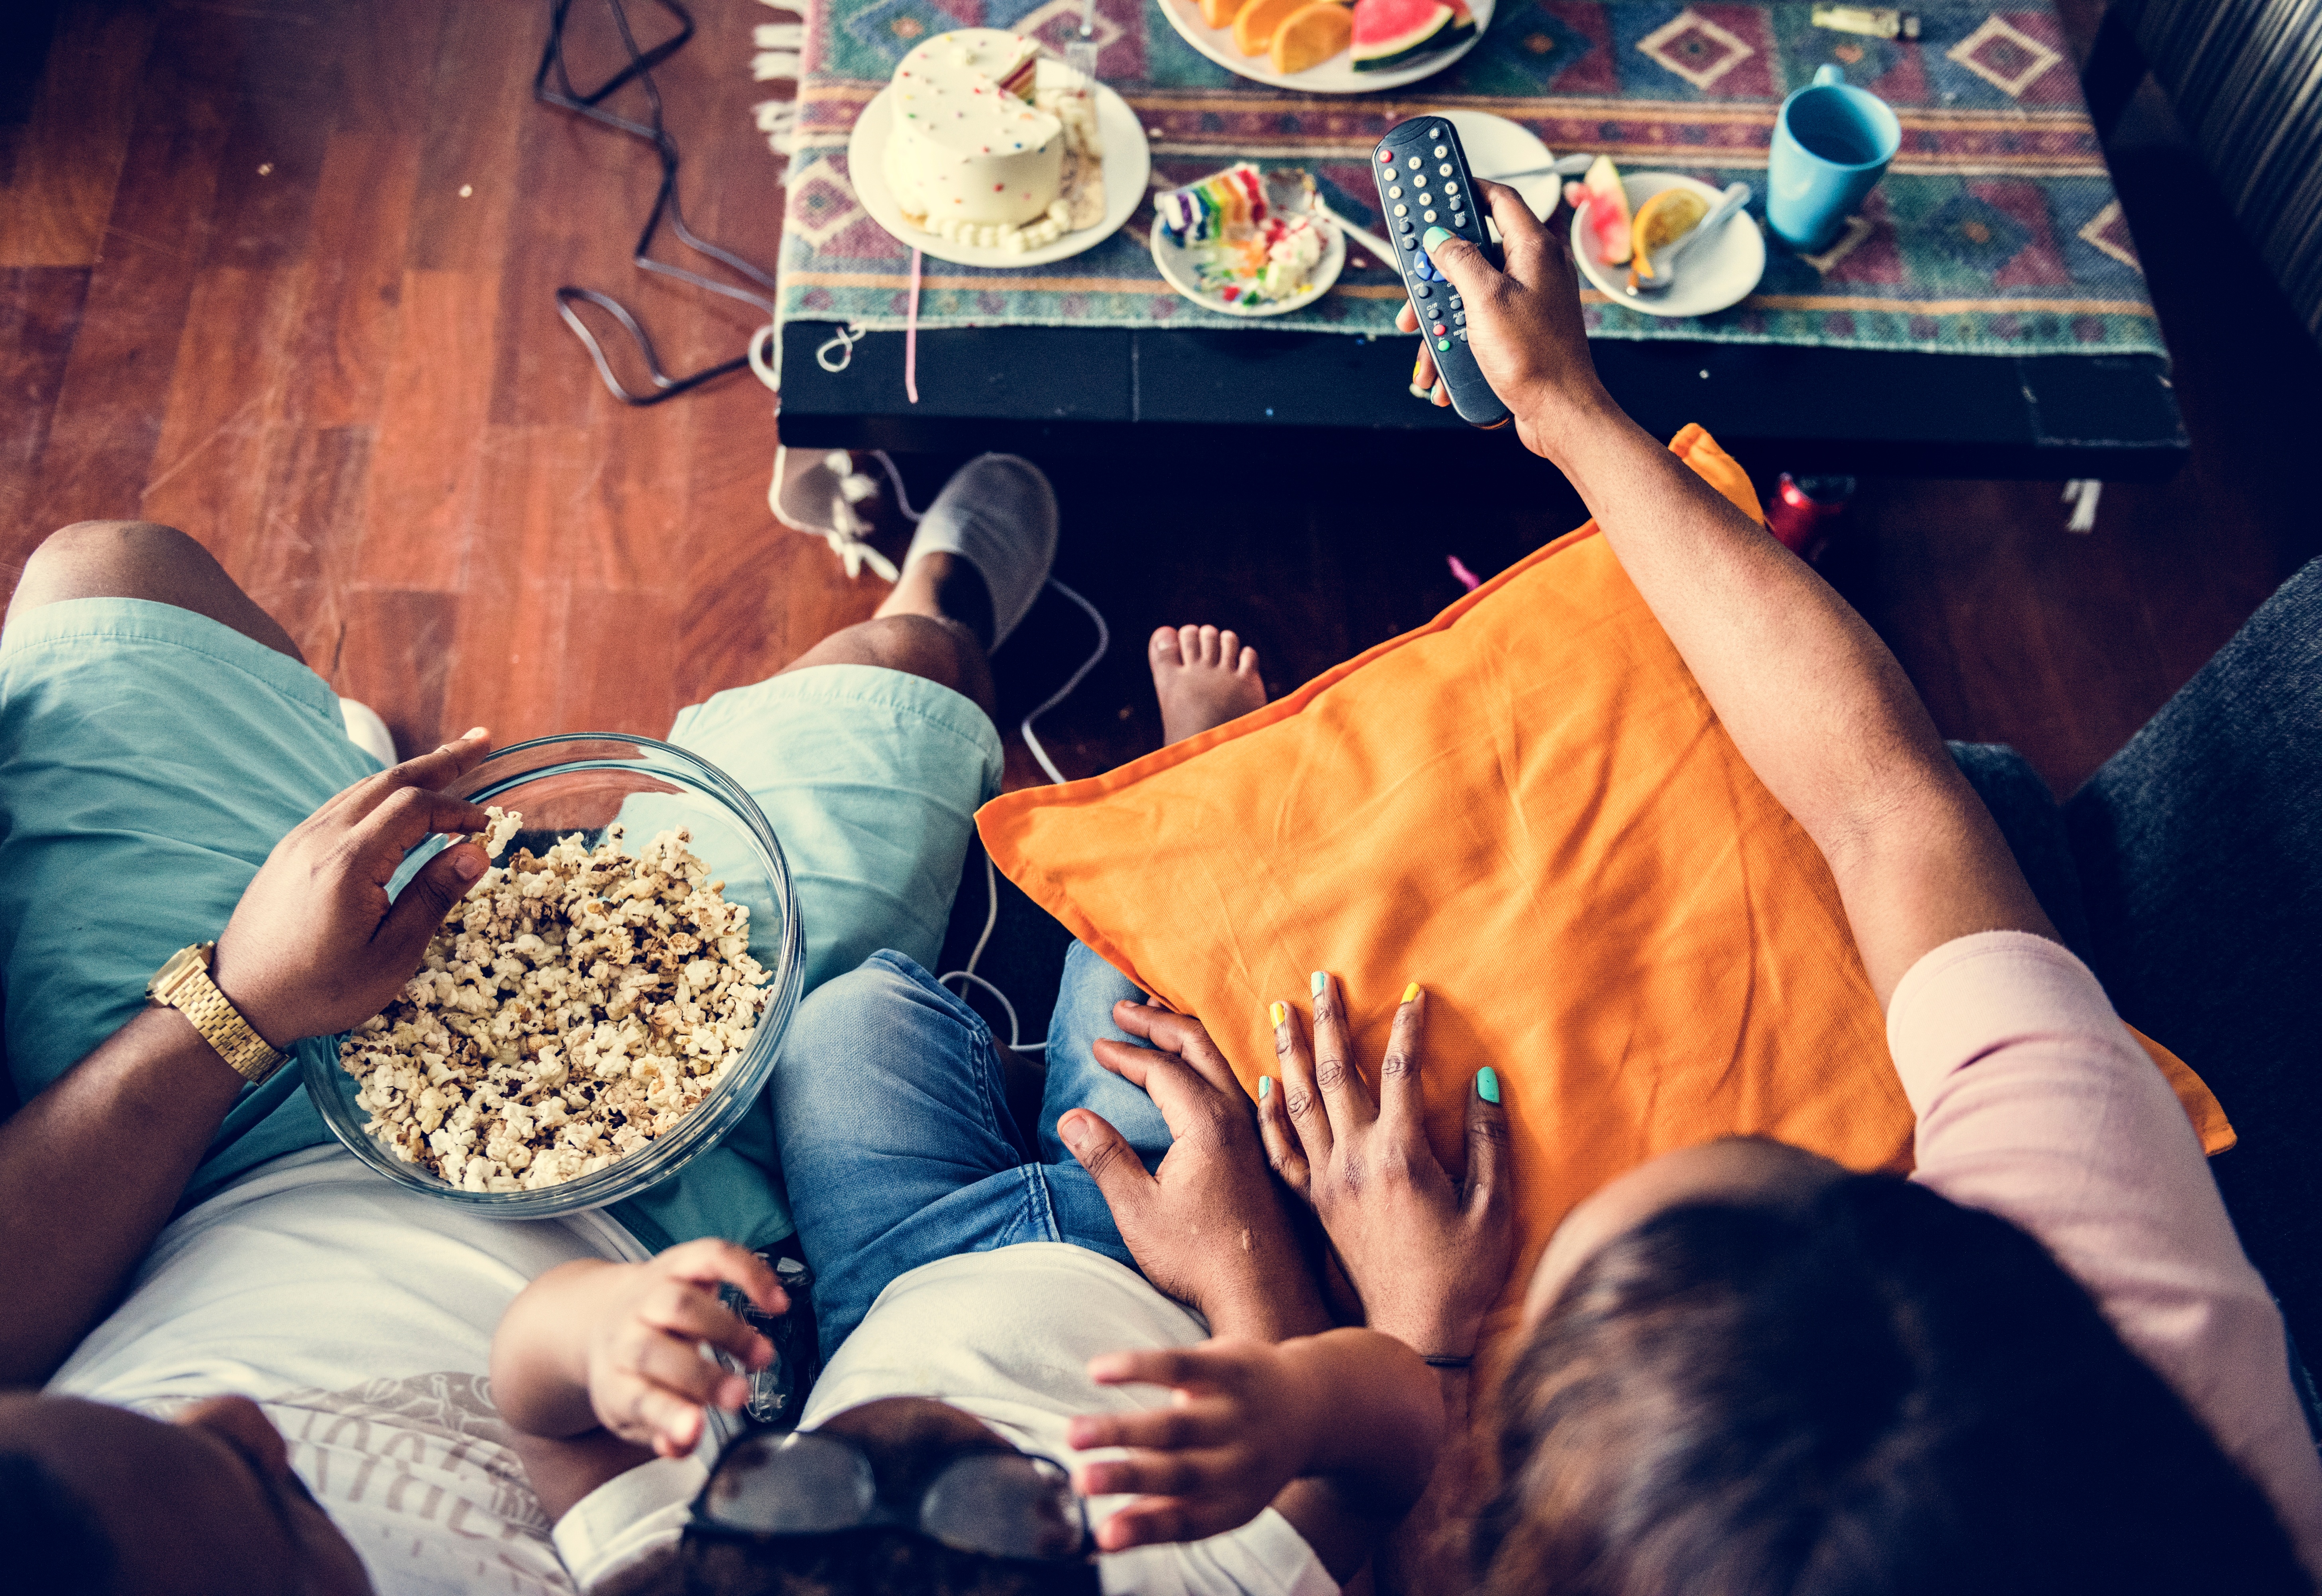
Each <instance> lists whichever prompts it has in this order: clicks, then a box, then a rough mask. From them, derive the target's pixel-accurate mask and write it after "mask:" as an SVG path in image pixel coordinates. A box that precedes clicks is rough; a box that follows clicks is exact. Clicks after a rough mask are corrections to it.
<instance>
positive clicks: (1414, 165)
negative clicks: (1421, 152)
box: [1411, 155, 1421, 171]
mask: <svg viewBox="0 0 2322 1596" xmlns="http://www.w3.org/2000/svg"><path fill="white" fill-rule="evenodd" d="M1420 166H1421V161H1420V159H1419V157H1418V156H1416V155H1414V156H1412V158H1411V170H1413V171H1417V170H1419V168H1420Z"/></svg>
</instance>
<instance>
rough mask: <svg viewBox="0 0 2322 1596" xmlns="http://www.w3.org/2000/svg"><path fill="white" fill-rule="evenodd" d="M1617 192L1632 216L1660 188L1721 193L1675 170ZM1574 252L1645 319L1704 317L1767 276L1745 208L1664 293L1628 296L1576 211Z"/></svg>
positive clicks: (1637, 177) (1687, 259)
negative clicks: (1625, 198)
mask: <svg viewBox="0 0 2322 1596" xmlns="http://www.w3.org/2000/svg"><path fill="white" fill-rule="evenodd" d="M1459 136H1460V138H1461V139H1462V140H1463V141H1464V140H1465V139H1466V138H1467V133H1466V132H1465V130H1462V132H1461V133H1460V135H1459ZM1621 188H1622V190H1623V192H1624V193H1626V194H1627V195H1628V197H1629V214H1630V215H1631V216H1634V215H1635V214H1636V211H1637V207H1638V206H1641V205H1642V204H1644V203H1645V201H1646V200H1648V199H1650V198H1651V197H1653V196H1654V195H1656V194H1659V192H1660V191H1661V190H1662V189H1664V188H1690V189H1692V190H1693V191H1694V192H1695V193H1696V194H1698V195H1700V196H1701V197H1702V198H1704V199H1705V200H1707V201H1708V202H1709V203H1710V204H1711V205H1715V204H1716V203H1717V201H1718V199H1719V197H1720V193H1719V190H1717V189H1715V188H1711V187H1710V186H1709V185H1708V184H1706V183H1705V182H1702V181H1700V180H1699V179H1695V178H1687V177H1682V176H1680V175H1678V173H1676V172H1631V173H1629V174H1628V175H1626V176H1625V177H1623V179H1621ZM1572 253H1573V257H1574V259H1576V260H1577V261H1579V262H1580V270H1581V271H1583V272H1585V273H1586V275H1587V278H1588V280H1589V281H1590V282H1592V283H1594V284H1595V286H1596V287H1597V289H1600V290H1601V291H1602V292H1603V293H1604V296H1605V297H1606V298H1609V299H1611V300H1613V301H1614V303H1615V304H1618V305H1623V306H1626V307H1628V308H1629V309H1631V310H1641V311H1642V312H1644V313H1645V314H1646V315H1647V316H1707V315H1708V314H1709V313H1710V312H1711V311H1713V310H1723V309H1724V308H1725V307H1727V306H1729V305H1738V304H1740V303H1741V302H1742V300H1744V299H1746V298H1749V297H1750V291H1751V289H1754V288H1756V287H1757V286H1758V280H1759V279H1760V278H1761V277H1763V276H1765V275H1766V235H1765V234H1762V233H1760V232H1759V231H1758V219H1757V218H1756V217H1755V216H1751V214H1750V213H1749V211H1748V210H1747V209H1746V208H1744V209H1742V210H1738V211H1736V212H1734V213H1733V215H1732V216H1730V217H1728V218H1727V219H1726V223H1725V226H1724V228H1723V231H1722V232H1721V233H1720V234H1719V235H1718V236H1717V237H1715V238H1705V239H1701V240H1699V241H1697V242H1696V243H1694V244H1693V245H1692V246H1691V247H1690V248H1688V249H1687V251H1686V252H1685V255H1684V257H1683V258H1682V259H1681V260H1679V261H1678V271H1677V282H1676V283H1675V284H1674V285H1673V286H1672V287H1671V288H1670V289H1669V290H1668V292H1667V293H1666V294H1659V295H1646V294H1639V295H1638V296H1637V297H1636V298H1633V299H1632V298H1629V269H1628V267H1626V266H1625V265H1623V266H1608V265H1606V264H1605V263H1604V261H1601V260H1599V259H1597V256H1596V241H1595V237H1594V236H1593V235H1592V234H1590V233H1589V232H1588V230H1587V229H1586V228H1585V227H1583V226H1582V225H1580V216H1579V215H1578V213H1577V212H1576V213H1575V214H1574V216H1573V218H1572Z"/></svg>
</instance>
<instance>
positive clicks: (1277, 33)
mask: <svg viewBox="0 0 2322 1596" xmlns="http://www.w3.org/2000/svg"><path fill="white" fill-rule="evenodd" d="M1354 36H1355V13H1354V8H1353V7H1352V6H1348V5H1339V0H1312V3H1311V4H1309V5H1302V6H1300V7H1299V8H1298V9H1297V10H1295V11H1294V12H1292V13H1291V14H1290V15H1289V16H1288V17H1287V18H1286V19H1284V22H1283V23H1282V25H1281V26H1280V27H1278V28H1276V29H1275V30H1274V69H1275V71H1277V72H1281V73H1284V74H1287V73H1291V72H1303V71H1304V70H1305V69H1307V68H1309V67H1319V66H1321V64H1322V63H1323V62H1324V61H1327V60H1330V58H1331V57H1332V56H1334V55H1336V54H1338V53H1339V51H1340V50H1344V49H1346V48H1347V46H1348V44H1349V43H1351V42H1352V41H1353V40H1354Z"/></svg>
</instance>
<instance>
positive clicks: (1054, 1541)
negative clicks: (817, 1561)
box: [687, 1430, 1089, 1563]
mask: <svg viewBox="0 0 2322 1596" xmlns="http://www.w3.org/2000/svg"><path fill="white" fill-rule="evenodd" d="M877 1525H896V1526H900V1527H902V1528H905V1529H909V1530H913V1531H916V1532H917V1533H919V1534H920V1535H924V1536H928V1538H929V1539H931V1540H935V1541H939V1542H941V1543H942V1544H943V1545H945V1546H950V1547H953V1548H954V1549H955V1550H957V1551H962V1552H977V1553H982V1554H983V1555H985V1556H989V1557H1006V1558H1012V1559H1017V1560H1020V1561H1028V1562H1038V1563H1066V1562H1074V1561H1077V1560H1080V1559H1083V1558H1085V1557H1086V1556H1087V1555H1089V1551H1088V1549H1089V1527H1088V1514H1087V1512H1086V1510H1085V1509H1083V1506H1082V1503H1081V1499H1080V1496H1079V1493H1078V1492H1076V1491H1074V1490H1073V1483H1072V1475H1071V1473H1070V1472H1068V1471H1067V1470H1066V1469H1065V1466H1064V1464H1062V1463H1058V1462H1056V1460H1055V1459H1054V1458H1049V1457H1040V1456H1037V1455H1035V1454H1030V1453H1024V1452H995V1451H991V1450H986V1449H962V1450H961V1451H959V1452H957V1453H955V1454H953V1455H952V1456H951V1458H950V1459H949V1460H948V1461H946V1463H943V1464H942V1465H941V1466H940V1467H938V1468H937V1469H936V1470H935V1471H934V1472H933V1473H931V1474H929V1475H928V1476H927V1483H926V1484H925V1485H923V1486H921V1487H920V1488H919V1494H918V1498H917V1500H916V1501H914V1502H911V1503H910V1504H909V1505H907V1506H897V1505H895V1504H892V1503H890V1502H887V1501H882V1500H881V1499H880V1495H879V1482H878V1475H877V1473H876V1472H875V1471H874V1470H873V1467H872V1463H871V1455H870V1454H869V1453H867V1452H865V1451H864V1449H863V1447H862V1446H861V1445H859V1444H858V1443H856V1442H855V1440H853V1439H852V1438H851V1437H848V1436H846V1435H825V1434H823V1433H822V1432H821V1431H819V1430H759V1431H755V1432H753V1433H752V1434H749V1435H745V1436H743V1437H742V1438H741V1439H740V1440H738V1441H736V1442H735V1443H734V1445H731V1446H728V1447H727V1449H726V1451H725V1453H724V1454H723V1455H721V1456H720V1457H719V1458H718V1466H717V1467H716V1468H714V1469H712V1470H711V1471H710V1473H709V1481H708V1484H706V1485H704V1486H703V1487H702V1488H701V1493H700V1494H699V1496H697V1497H695V1498H694V1499H693V1519H692V1522H691V1524H690V1525H689V1526H688V1528H687V1533H688V1534H689V1535H696V1534H708V1535H713V1536H732V1537H736V1538H746V1539H756V1538H761V1537H765V1536H804V1535H835V1534H837V1533H838V1532H840V1531H842V1530H848V1529H863V1528H868V1527H873V1526H877Z"/></svg>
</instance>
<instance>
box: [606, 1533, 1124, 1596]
mask: <svg viewBox="0 0 2322 1596" xmlns="http://www.w3.org/2000/svg"><path fill="white" fill-rule="evenodd" d="M615 1584H616V1586H617V1590H618V1591H625V1592H626V1596H1098V1585H1097V1574H1096V1565H1095V1564H1092V1563H1085V1562H1083V1563H1017V1562H1010V1561H1009V1560H1007V1559H1005V1558H1000V1557H986V1556H983V1555H979V1554H977V1553H974V1552H959V1551H955V1550H953V1549H952V1548H951V1547H949V1546H942V1545H940V1544H938V1543H937V1542H935V1541H932V1540H929V1539H928V1538H927V1537H926V1536H918V1535H912V1534H910V1533H909V1532H908V1531H905V1530H900V1529H891V1528H876V1529H850V1530H846V1531H842V1532H841V1533H839V1534H836V1535H818V1536H791V1537H788V1538H785V1539H782V1540H768V1541H763V1542H753V1541H749V1540H727V1539H722V1538H721V1539H714V1540H693V1539H689V1540H688V1541H687V1542H686V1544H685V1545H684V1546H683V1547H682V1548H681V1550H680V1552H679V1554H678V1555H677V1556H676V1557H675V1558H673V1559H672V1560H671V1561H670V1562H668V1563H667V1564H663V1565H661V1566H660V1567H659V1568H658V1570H657V1571H656V1572H655V1573H654V1574H653V1575H651V1576H650V1577H646V1578H644V1579H641V1580H640V1581H638V1582H636V1583H635V1584H634V1585H630V1584H629V1583H628V1582H625V1581H616V1582H615Z"/></svg>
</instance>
